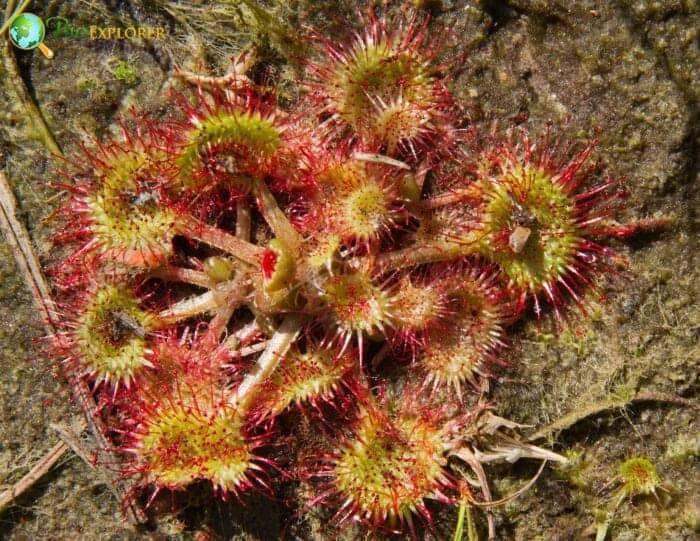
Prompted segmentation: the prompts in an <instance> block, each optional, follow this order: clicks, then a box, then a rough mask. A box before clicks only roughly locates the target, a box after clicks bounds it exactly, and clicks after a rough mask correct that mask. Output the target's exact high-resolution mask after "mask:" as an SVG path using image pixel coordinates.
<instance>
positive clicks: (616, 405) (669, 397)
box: [528, 393, 700, 441]
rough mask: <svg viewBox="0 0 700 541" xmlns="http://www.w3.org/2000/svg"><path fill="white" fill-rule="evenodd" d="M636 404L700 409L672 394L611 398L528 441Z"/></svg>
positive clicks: (580, 411) (564, 420)
mask: <svg viewBox="0 0 700 541" xmlns="http://www.w3.org/2000/svg"><path fill="white" fill-rule="evenodd" d="M634 402H666V403H669V404H676V405H679V406H685V407H688V408H693V409H700V404H698V402H696V401H693V400H688V399H687V398H683V397H681V396H677V395H674V394H670V393H638V394H636V395H635V396H633V397H632V398H629V399H625V398H609V399H607V400H602V401H600V402H594V403H593V404H589V405H587V406H586V407H583V408H580V409H577V410H574V411H572V412H570V413H568V414H566V415H564V416H563V417H560V418H559V419H557V420H556V421H554V422H553V423H550V424H548V425H547V426H545V427H542V428H541V429H540V430H538V431H537V432H535V433H534V434H532V435H531V436H530V437H529V438H528V441H535V440H539V439H542V438H546V437H548V436H551V435H552V434H554V433H557V432H561V431H562V430H566V429H567V428H570V427H572V426H573V425H575V424H576V423H578V422H579V421H582V420H583V419H586V418H587V417H591V416H592V415H598V414H600V413H604V412H606V411H608V410H613V409H623V408H625V407H627V406H629V405H630V404H632V403H634Z"/></svg>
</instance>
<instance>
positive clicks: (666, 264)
mask: <svg viewBox="0 0 700 541" xmlns="http://www.w3.org/2000/svg"><path fill="white" fill-rule="evenodd" d="M212 4H216V7H215V8H214V7H210V8H207V7H205V8H202V2H197V1H195V0H188V1H181V2H165V1H163V0H124V1H113V0H103V1H101V2H100V1H97V0H83V1H73V2H70V1H66V2H61V1H56V0H54V1H51V2H46V3H44V5H43V6H40V5H39V3H36V5H32V6H31V7H30V10H33V11H34V12H35V13H36V14H37V15H39V16H41V17H42V18H43V19H44V20H46V19H47V18H48V17H51V16H54V17H65V18H66V20H68V21H70V24H71V25H73V26H74V27H88V28H89V26H90V25H96V26H100V27H110V26H111V27H128V26H134V25H140V26H161V27H163V28H164V29H165V33H166V36H165V38H164V39H161V40H138V39H137V40H116V39H111V40H91V39H89V38H88V39H69V38H67V37H65V36H64V37H59V36H57V35H56V31H55V27H53V28H52V27H50V28H49V30H48V33H47V39H46V44H47V45H48V46H49V47H51V48H52V49H53V50H54V51H55V57H54V58H53V60H47V59H45V58H44V57H43V56H41V55H40V54H39V52H38V51H19V50H16V49H12V48H11V46H10V45H7V46H4V47H3V49H2V53H1V57H2V63H0V101H1V102H2V103H3V104H4V107H3V108H2V110H0V167H2V168H3V170H4V172H5V174H6V175H7V177H8V178H9V180H10V182H11V184H12V186H13V188H14V190H15V193H16V195H17V198H18V200H19V207H20V209H19V212H20V218H21V219H22V220H23V222H24V223H26V225H27V227H28V229H29V231H30V233H31V235H32V238H33V240H34V242H35V244H36V248H37V252H38V253H39V254H40V255H41V257H42V258H43V259H44V263H45V264H46V265H47V266H49V267H50V265H51V259H52V250H51V243H50V240H51V235H52V231H51V225H50V222H48V221H45V220H44V218H45V217H46V216H47V215H48V214H49V213H50V211H51V210H52V209H53V208H55V205H56V203H57V198H56V193H55V190H53V189H51V188H48V187H47V182H50V181H56V180H58V178H59V177H58V175H57V170H58V169H60V160H59V159H58V158H57V157H56V155H55V152H52V151H51V150H50V149H49V148H47V143H46V134H45V133H44V132H43V131H42V129H41V127H40V124H39V123H38V122H37V121H36V119H35V118H34V117H32V115H30V114H29V113H28V112H27V108H26V102H25V101H24V98H23V96H29V97H30V98H31V100H32V101H33V102H34V103H36V105H37V107H38V111H39V112H40V115H41V117H43V120H44V121H45V122H46V125H47V126H48V128H49V130H50V132H51V134H52V135H53V138H54V139H55V141H56V142H57V143H58V145H59V147H60V149H61V150H62V151H63V152H64V153H65V154H66V155H69V156H76V155H78V156H79V155H80V152H81V150H80V144H81V143H82V142H84V141H89V140H90V138H91V137H92V136H93V134H94V136H96V137H98V138H100V137H103V136H104V135H106V134H108V133H112V132H116V130H118V122H117V120H118V119H119V118H120V117H122V116H125V115H127V114H128V111H129V110H130V109H131V108H132V107H136V108H138V109H139V110H142V111H148V112H149V113H150V114H152V115H154V116H159V115H164V114H167V98H166V96H167V92H168V89H169V88H170V87H171V86H173V85H174V84H175V79H174V78H173V67H174V66H175V65H178V66H181V67H184V68H186V69H196V70H199V71H201V70H202V69H204V68H205V66H206V68H207V69H210V70H211V71H212V72H213V73H217V72H218V73H221V72H222V71H223V70H225V67H226V65H227V62H228V57H229V56H230V55H231V54H233V53H235V52H239V51H240V50H241V49H242V47H244V46H245V45H246V44H248V43H254V44H256V45H257V47H258V51H259V55H260V63H259V66H258V68H259V69H258V70H257V71H258V72H259V76H260V77H261V78H264V77H268V78H271V79H272V80H274V81H275V83H276V84H277V85H278V87H279V88H280V89H281V90H280V100H281V102H282V103H283V104H284V103H285V102H286V103H290V102H293V101H294V99H295V97H296V95H297V90H298V87H297V86H296V82H297V81H298V80H299V78H300V77H301V76H302V68H301V63H302V59H303V58H304V57H305V56H306V55H308V54H314V53H313V51H311V50H309V48H308V43H307V42H306V41H305V40H303V39H300V38H299V36H300V34H301V33H303V32H305V30H304V29H303V25H310V26H314V27H316V28H318V29H319V30H320V31H321V32H323V33H325V34H326V35H330V36H336V37H337V36H343V35H347V33H348V25H349V23H348V21H349V22H350V24H357V18H356V16H355V15H354V13H355V10H356V8H355V7H353V6H352V5H351V4H350V3H349V2H335V1H324V2H320V1H318V0H316V1H305V0H294V1H288V2H277V0H267V1H264V2H263V1H258V2H257V3H256V2H253V1H252V0H247V1H243V2H240V3H238V4H237V5H239V7H238V8H236V9H234V8H233V7H231V6H229V3H228V2H217V3H212ZM233 4H234V3H231V5H233ZM374 4H375V5H383V4H385V3H383V2H374ZM409 5H410V6H417V7H418V9H424V10H428V11H430V13H431V16H432V22H431V26H430V28H431V30H432V33H431V35H430V39H431V41H435V40H443V41H444V43H440V44H439V47H440V49H441V50H443V51H445V53H444V55H443V60H445V61H446V62H448V61H449V62H448V65H449V67H448V68H445V69H446V70H449V73H450V74H451V81H450V86H451V88H452V91H453V92H454V94H455V96H456V97H457V100H458V101H459V102H460V103H462V104H463V106H464V110H465V112H466V113H467V114H468V115H469V117H470V118H471V120H472V125H473V126H475V127H476V128H477V129H478V130H479V131H482V132H488V130H490V129H494V128H495V126H500V127H501V128H503V127H509V126H512V125H518V124H523V123H526V125H527V126H528V127H529V129H530V130H531V131H532V132H533V133H534V132H538V131H541V130H543V129H544V127H545V126H546V125H547V124H548V123H550V122H551V124H552V133H553V134H554V135H555V136H556V137H557V138H562V139H574V140H581V139H586V138H595V139H597V140H598V145H597V146H596V149H595V154H596V159H598V160H600V163H601V164H602V165H603V166H604V167H605V171H606V172H607V174H609V175H612V176H615V177H624V178H625V186H626V190H627V192H628V193H629V195H628V197H627V199H626V203H625V208H624V210H623V211H622V214H621V215H620V216H619V217H618V220H619V221H620V222H622V223H625V222H631V221H633V220H636V219H643V218H654V217H660V216H663V217H670V218H672V219H673V225H672V226H671V227H669V228H666V229H664V230H660V231H654V232H649V233H645V234H641V235H637V236H634V237H632V238H630V239H628V240H626V241H624V242H622V241H612V242H611V244H612V246H613V247H614V249H615V250H616V251H617V253H618V254H619V255H620V258H619V259H620V268H619V270H618V271H616V272H614V273H611V275H610V276H606V277H604V279H603V280H602V281H601V283H600V284H599V285H598V287H599V290H600V292H602V298H601V297H595V296H593V295H591V297H590V298H588V299H587V300H586V311H585V314H584V313H583V312H582V311H574V312H573V315H572V316H571V317H570V319H569V321H568V322H567V323H566V324H565V325H564V328H563V329H557V323H556V322H555V321H554V320H553V319H552V318H550V317H545V318H543V319H541V320H539V321H538V320H537V319H536V318H534V317H530V318H527V319H526V320H525V321H523V322H521V323H519V324H518V325H516V326H515V328H513V329H511V332H510V334H509V337H510V339H511V342H512V345H511V347H510V349H509V351H508V352H507V354H506V357H507V360H508V361H509V362H510V364H511V368H510V369H508V370H504V371H503V372H501V373H500V375H499V378H498V380H497V381H495V382H494V384H493V386H492V388H493V392H492V394H491V398H492V401H493V403H494V404H495V405H496V406H497V412H498V413H499V415H501V416H503V417H506V418H508V419H512V420H514V421H517V422H518V423H522V424H524V425H528V427H526V428H523V429H522V432H523V434H525V435H527V434H531V433H535V432H537V431H538V430H540V429H542V428H543V427H546V426H547V425H549V424H550V423H553V422H555V421H557V420H558V419H559V420H560V419H564V422H562V423H560V424H559V425H556V426H557V430H552V431H548V432H547V433H546V434H545V437H544V438H543V439H540V440H538V441H537V443H538V444H540V445H543V446H545V447H549V448H552V449H554V450H556V451H557V452H560V453H562V454H564V455H566V456H567V457H569V458H570V460H571V462H570V465H568V466H567V467H559V468H554V467H547V468H546V469H545V470H544V473H543V474H542V476H541V477H540V478H539V480H538V481H537V483H536V484H535V485H534V486H533V487H532V488H531V489H530V490H528V491H526V492H525V493H524V494H523V495H522V496H520V497H518V498H517V499H514V500H512V501H509V502H508V503H507V504H505V505H502V506H499V507H497V508H495V509H494V514H495V518H496V525H497V534H498V535H497V537H498V539H513V540H535V539H542V540H544V539H546V540H559V539H561V540H567V539H593V538H594V537H595V531H596V524H597V523H599V522H601V521H602V520H604V517H605V513H606V512H607V511H609V510H610V509H611V507H612V503H613V500H614V499H615V496H616V495H617V494H618V492H617V490H618V489H619V487H620V482H619V479H618V478H617V473H618V468H619V465H620V464H621V463H622V462H623V461H625V460H626V459H629V458H631V457H637V456H644V457H647V458H649V459H650V460H651V461H652V462H653V463H654V464H655V466H656V468H657V469H658V472H659V475H660V478H661V487H659V488H658V489H657V494H656V497H655V496H654V495H649V496H637V497H629V498H625V499H624V500H623V501H622V503H621V504H620V505H619V507H618V509H617V511H616V513H615V515H614V518H613V520H612V522H611V525H610V529H609V532H608V539H614V540H652V539H659V540H661V539H663V540H691V539H697V538H698V535H700V475H699V474H698V453H699V452H700V426H699V422H698V414H697V407H696V408H693V407H689V406H688V404H687V403H683V402H682V401H678V400H675V401H674V400H672V399H671V398H672V397H682V398H684V399H687V400H695V401H697V400H698V392H699V390H700V388H699V382H698V366H699V360H700V346H699V345H698V344H700V311H699V310H698V305H697V297H698V293H699V292H700V285H699V284H700V270H699V269H700V241H699V239H698V209H699V208H700V182H699V180H700V179H699V165H700V145H699V143H700V108H699V106H698V101H699V99H700V51H699V40H700V38H699V35H698V32H699V31H700V5H699V4H698V2H697V0H665V1H654V0H610V1H602V0H576V1H574V0H568V1H567V0H481V1H478V0H471V1H467V0H436V1H421V0H413V1H406V2H405V3H404V5H402V4H400V3H389V6H388V7H389V9H392V10H399V9H401V8H402V7H407V6H409ZM227 6H228V7H227ZM250 6H258V9H259V10H260V11H256V10H254V9H253V10H251V9H250ZM15 62H16V66H17V67H18V68H19V71H18V73H16V74H14V73H13V66H14V65H15ZM264 66H268V68H267V69H263V67H264ZM44 332H45V331H44V329H43V326H42V321H41V318H40V315H39V313H38V310H37V309H36V307H35V306H34V304H33V301H32V297H31V294H30V292H29V290H28V289H27V287H26V286H25V284H24V282H23V280H22V277H21V275H20V274H19V273H18V271H17V268H16V267H15V263H14V259H13V257H12V253H11V251H10V249H9V247H8V246H7V245H6V244H5V243H4V242H3V240H2V239H0V363H1V366H2V370H0V489H3V488H5V487H6V486H9V485H11V484H12V483H14V482H16V481H17V480H18V479H19V478H20V477H21V476H22V475H23V474H25V473H26V472H27V470H28V469H29V468H30V467H31V465H33V464H34V463H35V462H36V461H37V460H38V459H39V458H40V457H41V456H42V455H43V454H44V453H45V452H46V451H48V449H50V448H51V446H52V445H54V443H55V442H56V441H57V439H56V437H55V435H54V434H53V433H52V431H51V430H50V429H49V428H48V425H49V423H55V422H63V423H70V422H72V421H74V420H75V419H77V418H79V416H80V413H79V412H78V410H77V408H76V406H75V405H74V404H73V403H72V402H71V400H70V398H69V393H68V391H67V390H66V386H65V385H64V383H62V381H61V379H60V377H59V376H58V374H57V370H56V369H55V367H52V366H50V365H49V363H48V361H47V360H46V359H44V358H43V356H42V355H41V351H42V348H43V345H44V344H45V339H44V338H43V335H44ZM696 404H697V402H696ZM537 467H538V464H536V463H532V462H528V461H521V462H519V463H517V464H514V465H505V466H498V467H494V468H489V478H490V480H491V483H492V489H493V491H494V493H495V494H494V497H495V498H500V497H504V496H507V495H508V494H510V493H512V492H514V491H515V490H517V488H518V487H520V486H522V485H523V484H525V483H526V482H527V480H528V479H529V478H530V477H531V476H532V475H533V474H534V473H535V472H536V470H537ZM207 494H208V492H207V490H206V487H201V489H200V487H195V489H194V490H193V492H192V493H191V494H189V495H188V499H187V500H186V502H185V500H183V498H182V497H179V496H178V497H173V498H172V499H170V498H165V499H159V500H157V501H156V503H155V505H154V507H153V508H151V511H150V514H151V515H152V516H153V517H154V518H153V519H152V521H151V523H149V525H147V526H145V527H142V528H139V529H134V528H133V527H131V526H130V525H129V524H128V523H126V522H125V521H124V519H123V518H122V514H121V510H120V504H119V502H118V501H116V500H115V498H114V497H113V495H112V493H111V492H110V491H109V490H108V489H107V487H106V486H105V485H104V483H103V481H102V480H101V479H100V478H98V477H97V476H96V475H95V473H94V471H93V470H92V469H91V468H90V467H89V466H88V465H87V464H85V463H84V462H82V461H80V459H78V458H77V457H76V456H74V455H72V454H70V453H69V454H66V456H65V457H64V459H63V460H62V461H61V462H60V463H59V465H58V466H57V467H55V468H54V469H53V470H52V471H51V472H50V473H49V474H48V475H46V476H44V477H43V478H42V479H41V481H40V482H38V483H37V484H36V485H35V486H34V487H33V488H32V489H31V490H30V491H29V492H27V493H26V494H25V495H23V496H22V497H21V498H20V499H19V500H17V502H16V503H15V505H13V506H12V507H10V508H8V509H6V510H4V511H1V512H0V539H8V540H22V539H120V540H121V539H144V538H145V539H149V538H152V539H195V538H196V539H208V538H212V539H219V538H221V539H229V538H235V539H279V538H281V537H282V536H283V535H286V536H287V537H289V538H294V539H310V538H318V539H321V538H323V537H322V534H320V533H318V532H321V531H323V529H322V528H321V527H320V526H319V524H318V521H319V520H320V519H319V518H318V517H316V516H314V515H309V516H308V517H307V518H306V520H303V519H300V518H299V516H298V515H296V514H293V513H290V512H289V511H287V510H286V509H287V507H285V505H283V503H282V502H281V501H275V502H269V501H268V500H264V499H262V498H253V499H251V500H248V501H247V503H246V506H245V507H243V506H241V505H240V504H237V503H234V502H222V501H217V500H214V499H211V498H210V497H209V496H208V495H207ZM293 495H294V491H293V488H289V497H293ZM183 503H186V504H185V505H184V506H183ZM183 509H184V510H183ZM474 516H475V519H476V522H477V530H478V533H479V538H480V539H485V538H486V537H485V516H484V514H483V513H482V512H481V511H474ZM456 517H457V508H456V507H455V508H449V509H445V510H443V511H441V512H439V513H438V514H437V516H436V525H435V528H434V531H435V533H434V534H432V533H424V534H421V535H424V536H425V538H426V539H432V538H433V536H437V537H438V538H451V537H452V532H453V531H454V526H455V520H456ZM205 535H209V536H210V537H204V536H205ZM345 535H346V537H348V538H350V537H353V536H355V535H356V534H355V533H354V532H346V534H345ZM357 535H358V536H359V534H357Z"/></svg>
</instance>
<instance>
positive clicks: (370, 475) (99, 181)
mask: <svg viewBox="0 0 700 541" xmlns="http://www.w3.org/2000/svg"><path fill="white" fill-rule="evenodd" d="M360 18H361V24H360V25H359V27H360V28H362V30H361V31H360V32H359V33H357V34H355V35H354V36H353V37H350V38H344V39H343V41H338V40H337V38H335V37H334V38H331V37H329V36H324V35H323V34H322V33H321V32H318V31H314V30H308V31H307V38H308V40H309V41H310V42H311V43H313V44H314V47H315V55H313V56H314V58H315V60H313V61H310V62H309V63H308V64H307V65H306V70H305V75H304V79H303V80H302V81H301V82H300V86H301V88H302V95H301V97H300V99H299V100H298V101H297V102H296V103H295V104H293V105H290V106H287V105H285V106H284V107H283V106H282V105H281V104H280V103H278V101H277V100H276V98H275V92H274V89H271V88H270V86H269V85H266V84H265V85H263V84H257V83H256V82H253V80H251V78H249V77H248V74H247V69H248V67H249V66H248V64H247V63H246V57H245V55H241V56H240V57H238V58H237V61H236V62H235V63H234V69H233V71H232V74H233V76H230V77H226V78H223V79H221V80H219V81H218V83H217V81H216V80H212V79H211V78H207V79H204V78H202V79H201V80H200V81H196V80H195V81H193V82H192V84H191V85H189V86H187V87H185V88H183V89H181V90H179V91H177V92H172V93H171V94H170V95H169V96H168V98H167V99H168V105H169V108H168V112H167V115H165V116H163V117H159V118H154V117H151V116H148V115H145V114H141V113H139V112H138V111H135V112H134V114H133V115H132V116H131V117H129V118H126V119H124V120H123V121H122V130H121V135H120V136H119V137H115V138H111V139H106V140H103V141H101V142H96V143H95V144H94V145H91V146H86V147H85V148H84V149H83V153H82V154H81V155H80V156H74V157H72V158H68V159H67V160H66V162H65V164H64V165H63V166H62V169H63V177H64V181H63V182H62V183H60V184H59V185H58V188H60V189H62V190H65V191H67V192H68V194H69V195H68V196H67V197H66V199H65V201H64V202H63V204H62V206H61V208H60V209H59V211H58V212H57V213H56V215H55V216H54V222H53V223H54V224H55V227H56V230H55V239H56V242H57V244H58V246H59V247H60V250H61V252H62V253H63V254H64V255H63V258H62V259H61V260H60V261H59V262H57V263H54V264H53V265H52V267H51V269H50V274H51V277H52V284H53V288H54V292H55V294H56V298H57V300H58V304H59V308H60V311H61V321H62V326H61V328H60V329H59V331H58V332H57V333H56V334H55V335H54V336H52V337H51V347H50V348H49V349H50V354H51V356H52V358H53V359H55V361H56V362H57V363H61V365H62V366H63V368H64V369H65V371H66V372H67V373H68V374H69V375H70V376H71V377H72V378H74V379H76V380H82V381H84V382H86V383H87V384H88V385H89V387H90V389H91V390H92V391H93V394H94V396H95V398H96V400H97V403H98V406H99V407H98V410H97V412H96V413H95V415H96V416H99V418H100V420H101V423H102V424H103V425H104V426H105V427H106V434H105V436H106V437H107V440H108V442H109V443H110V445H111V446H113V448H114V449H115V450H116V451H117V454H118V456H119V457H120V461H119V463H118V464H109V465H108V467H110V468H116V469H117V470H118V472H119V474H120V475H121V476H123V477H124V478H125V479H126V480H127V481H128V482H129V483H130V484H131V485H132V487H133V489H132V490H131V491H130V493H129V497H130V498H133V499H138V500H139V501H142V502H145V503H146V504H147V503H148V502H149V501H152V500H153V499H154V498H155V497H156V496H157V495H158V494H159V493H162V492H167V491H173V492H178V491H187V490H188V489H189V488H190V487H191V486H192V485H194V484H197V485H198V486H201V485H202V484H206V486H208V487H210V490H211V491H213V492H214V493H215V494H216V495H218V496H220V497H221V498H240V499H242V500H245V498H246V497H247V495H248V494H249V493H251V492H263V493H265V494H267V495H269V496H270V497H273V498H274V497H277V496H276V495H277V494H278V493H277V491H278V486H279V484H280V483H287V484H288V483H297V484H299V485H303V486H304V490H303V491H302V492H303V493H304V495H305V497H306V499H307V501H306V503H304V504H303V505H302V511H301V512H302V513H304V512H306V511H308V510H310V509H316V512H318V513H321V514H322V515H323V516H326V517H327V520H328V523H329V528H330V529H329V532H331V533H329V534H328V535H329V536H330V537H329V538H332V537H333V536H335V535H337V532H338V531H339V530H342V529H343V528H346V527H348V526H349V525H350V524H352V523H357V525H358V527H359V528H361V529H363V530H366V531H368V532H371V534H372V535H374V534H400V533H403V534H408V535H413V536H417V535H418V532H419V531H423V530H426V529H427V530H430V529H431V528H432V527H433V525H434V515H435V512H436V510H438V509H440V508H441V507H445V506H448V507H449V506H452V507H454V508H455V509H456V506H457V505H458V504H460V503H461V502H469V504H470V505H480V506H484V507H488V506H489V505H490V504H491V503H493V502H492V500H493V498H492V496H491V492H490V489H489V480H488V476H487V475H486V472H485V469H484V465H485V464H488V463H491V462H497V461H506V460H507V461H513V460H516V459H518V458H530V459H539V460H544V461H546V460H555V461H557V460H558V461H562V460H564V459H563V457H561V456H560V455H558V454H556V453H554V452H551V451H548V450H545V449H542V448H539V447H535V446H532V445H529V444H526V443H523V442H522V441H521V440H519V439H518V437H517V434H516V433H515V430H516V428H517V425H516V424H515V423H514V422H511V421H508V420H506V419H504V418H502V417H499V416H498V415H497V411H498V404H494V403H490V402H488V401H487V393H488V391H489V385H490V384H493V377H494V375H495V374H496V373H500V372H504V371H505V372H507V371H508V369H509V368H508V366H507V365H508V363H506V362H505V360H504V350H505V349H506V348H508V347H509V333H510V330H511V328H512V326H513V324H514V323H515V322H517V321H518V320H520V319H522V318H530V319H532V318H536V319H542V318H551V319H552V320H554V321H555V322H557V325H559V326H561V325H563V323H564V322H565V321H566V318H567V317H568V314H570V313H571V311H572V310H578V309H582V308H579V307H582V306H583V305H584V300H585V297H586V295H587V294H588V293H590V292H594V291H595V290H596V282H597V280H598V278H599V277H600V276H601V275H602V274H604V273H608V272H610V271H612V270H614V261H615V254H614V253H613V251H612V250H611V249H610V248H609V247H608V246H607V245H606V243H605V240H606V238H607V237H610V236H624V235H627V234H629V233H630V232H632V231H633V230H634V226H629V227H620V226H619V225H616V224H615V222H614V221H613V220H612V218H613V217H614V215H615V213H616V211H617V209H618V207H619V203H620V196H621V195H622V189H621V185H620V181H619V179H617V178H615V177H614V176H608V175H605V174H603V173H601V171H600V168H597V167H596V166H595V165H596V164H595V163H593V162H592V160H591V159H590V155H591V152H592V149H593V142H584V143H580V144H569V143H568V142H566V141H562V140H560V138H559V137H558V135H557V131H558V130H557V126H554V125H553V126H551V127H550V128H548V129H546V130H545V131H544V132H542V133H530V132H529V131H528V129H527V128H526V127H525V126H518V127H515V126H512V125H509V124H508V122H507V121H503V122H502V123H501V128H499V129H497V130H495V131H494V132H492V133H488V134H486V133H479V132H478V130H476V129H475V128H474V126H473V125H472V124H471V122H470V119H469V118H468V115H466V114H465V113H464V111H465V110H466V109H465V108H464V107H463V106H462V105H463V104H460V103H458V102H457V100H456V99H455V98H454V97H453V96H452V94H451V93H450V90H449V84H448V80H447V78H448V75H446V74H448V73H449V69H450V66H449V65H445V64H444V63H441V62H444V60H443V57H444V56H445V55H444V51H442V50H441V49H440V46H439V40H438V39H437V36H435V35H432V34H430V33H429V31H428V18H427V17H425V16H423V15H419V14H405V15H403V16H396V17H385V16H383V15H381V14H379V13H376V12H375V11H373V10H368V11H366V12H365V13H363V14H361V15H360ZM438 59H440V60H438ZM509 359H517V352H514V351H510V352H509ZM511 362H512V361H511ZM515 362H517V361H515ZM504 384H507V383H504ZM294 415H296V416H299V415H302V416H304V417H305V418H306V419H307V420H308V422H309V423H311V425H312V426H314V427H316V428H315V431H316V433H315V434H313V437H311V436H310V435H309V434H308V433H303V432H300V431H297V430H295V429H294V426H293V425H292V424H291V423H290V422H289V419H290V418H291V417H290V416H294ZM467 471H469V472H470V473H469V474H466V473H465V472H467ZM488 522H489V524H488V526H489V532H490V534H491V535H493V531H494V526H493V522H492V520H491V517H490V516H489V521H488Z"/></svg>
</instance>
